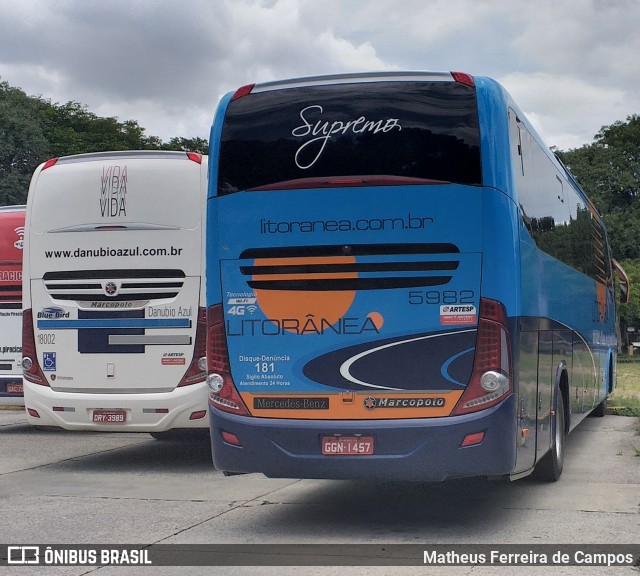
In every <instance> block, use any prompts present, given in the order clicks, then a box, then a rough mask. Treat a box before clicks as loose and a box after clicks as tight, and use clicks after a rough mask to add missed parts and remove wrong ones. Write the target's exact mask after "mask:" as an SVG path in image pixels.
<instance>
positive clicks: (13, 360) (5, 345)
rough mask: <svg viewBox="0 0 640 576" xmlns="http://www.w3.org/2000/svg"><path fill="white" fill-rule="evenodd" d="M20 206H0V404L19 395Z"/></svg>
mask: <svg viewBox="0 0 640 576" xmlns="http://www.w3.org/2000/svg"><path fill="white" fill-rule="evenodd" d="M24 210H25V207H24V206H2V207H0V405H3V406H17V405H22V404H23V399H22V367H21V366H20V362H21V360H22V244H23V237H24Z"/></svg>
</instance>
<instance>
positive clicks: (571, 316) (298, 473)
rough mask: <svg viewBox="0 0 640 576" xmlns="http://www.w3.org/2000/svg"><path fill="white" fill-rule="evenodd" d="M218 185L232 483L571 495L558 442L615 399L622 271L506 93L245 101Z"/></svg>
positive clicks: (212, 316)
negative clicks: (559, 482) (478, 479)
mask: <svg viewBox="0 0 640 576" xmlns="http://www.w3.org/2000/svg"><path fill="white" fill-rule="evenodd" d="M405 87H406V89H405ZM361 94H362V98H360V95H361ZM425 94H426V96H425ZM334 95H335V109H334V108H332V104H333V103H334ZM345 108H347V110H345ZM340 114H342V115H340ZM425 118H428V119H425ZM448 130H451V134H450V133H449V132H448ZM422 150H424V156H425V157H427V159H424V160H423V158H422V154H423V152H422ZM363 156H367V158H365V159H363ZM369 156H371V157H372V158H373V159H372V160H371V161H369ZM209 169H210V173H209V195H208V208H207V210H208V212H207V214H208V216H207V218H208V224H207V259H208V261H207V270H208V275H207V306H208V344H207V358H208V373H209V388H210V398H209V401H210V414H211V416H210V418H211V421H210V425H211V426H210V429H211V440H212V452H213V460H214V464H215V465H216V467H217V468H218V469H221V470H224V471H227V472H262V473H264V474H265V475H267V476H269V477H292V478H363V479H400V480H421V481H441V480H445V479H447V478H453V477H470V476H507V477H511V478H517V477H520V476H524V475H527V474H529V473H531V472H532V471H533V470H534V468H535V467H536V465H538V466H539V468H544V469H545V470H546V474H545V475H546V476H547V477H549V479H551V480H555V479H557V478H558V477H559V475H560V473H561V471H562V457H563V447H564V436H565V434H566V433H568V432H569V431H570V430H572V429H573V428H574V427H575V426H576V425H577V424H578V423H579V422H580V421H581V420H582V418H583V417H584V416H586V415H587V414H589V413H590V412H592V411H594V410H596V412H602V410H603V407H604V405H605V402H606V398H607V395H608V394H609V393H610V392H611V391H612V389H613V386H614V383H615V369H614V367H615V358H616V347H617V341H616V333H615V324H614V323H615V304H614V284H613V279H612V267H611V261H610V256H609V248H608V243H607V238H606V232H605V230H604V227H603V225H602V221H601V218H600V216H599V215H598V213H597V211H596V210H595V208H594V207H593V206H592V204H591V203H590V202H589V200H588V199H587V198H586V197H585V196H584V194H583V192H582V191H581V190H580V189H579V187H578V185H577V184H576V183H575V181H574V180H573V178H572V177H571V176H570V175H569V174H568V173H567V172H566V170H565V169H564V167H563V166H561V165H560V164H559V163H558V162H557V160H556V159H555V158H554V156H553V155H552V154H551V153H550V152H549V151H548V150H547V148H546V147H544V145H543V144H542V143H541V141H540V139H539V137H538V136H537V135H536V133H535V131H534V130H533V128H532V127H531V125H530V124H529V123H528V122H527V121H526V119H525V118H524V116H523V115H522V113H521V112H520V111H519V110H518V108H517V106H516V105H515V104H514V102H513V101H512V100H511V98H510V97H509V95H508V94H507V93H506V92H505V90H504V89H503V88H502V87H501V86H500V85H499V84H498V83H496V82H495V81H493V80H491V79H488V78H483V77H475V78H472V77H469V76H467V75H459V74H449V73H446V74H444V73H406V74H404V73H402V74H399V73H398V74H396V73H393V74H380V75H352V76H334V77H324V78H314V79H303V80H297V81H288V82H282V83H273V84H269V85H259V86H251V87H246V88H245V89H241V90H240V91H238V92H237V93H236V94H229V95H227V96H226V97H225V98H223V99H222V101H221V103H220V104H219V107H218V110H217V112H216V115H215V120H214V124H213V126H212V130H211V142H210V164H209ZM376 169H377V170H378V172H375V173H373V170H376ZM359 170H367V172H366V173H361V172H359ZM391 171H393V172H391ZM539 463H542V464H539Z"/></svg>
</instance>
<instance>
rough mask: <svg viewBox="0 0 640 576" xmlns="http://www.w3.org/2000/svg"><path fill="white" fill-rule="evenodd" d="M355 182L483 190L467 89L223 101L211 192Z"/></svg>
mask: <svg viewBox="0 0 640 576" xmlns="http://www.w3.org/2000/svg"><path fill="white" fill-rule="evenodd" d="M357 176H374V177H375V176H378V177H379V176H383V177H385V178H386V177H390V178H399V179H402V178H407V179H412V178H415V179H420V180H438V181H445V182H457V183H463V184H478V185H479V184H481V167H480V138H479V131H478V112H477V104H476V93H475V90H474V89H473V88H470V87H468V86H464V85H462V84H458V83H455V82H378V83H358V84H337V85H324V86H311V87H301V88H289V89H284V90H274V91H269V92H262V93H260V92H258V93H255V94H250V95H248V96H245V97H242V98H239V99H238V100H235V101H232V102H231V103H230V105H229V107H228V110H227V114H226V118H225V123H224V127H223V131H222V142H221V148H220V164H219V180H218V193H219V194H229V193H232V192H237V191H239V190H251V189H254V188H259V187H263V186H270V185H274V184H277V183H283V182H287V181H291V180H300V179H306V182H301V183H300V187H308V186H312V185H317V186H320V185H322V183H321V181H322V179H326V178H340V177H347V178H350V177H357ZM373 181H374V182H376V181H378V182H384V181H385V179H384V178H382V179H380V178H378V179H377V180H376V179H375V178H374V179H373ZM310 182H312V183H310ZM416 183H418V181H416ZM275 187H277V186H275Z"/></svg>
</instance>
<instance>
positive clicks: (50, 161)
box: [42, 158, 58, 170]
mask: <svg viewBox="0 0 640 576" xmlns="http://www.w3.org/2000/svg"><path fill="white" fill-rule="evenodd" d="M57 161H58V159H57V158H51V160H47V161H46V162H45V163H44V166H43V167H42V170H46V169H47V168H51V166H53V165H54V164H55V163H56V162H57Z"/></svg>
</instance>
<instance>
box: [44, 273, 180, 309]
mask: <svg viewBox="0 0 640 576" xmlns="http://www.w3.org/2000/svg"><path fill="white" fill-rule="evenodd" d="M184 278H185V274H184V272H183V271H182V270H164V269H150V270H79V271H73V272H47V273H46V274H45V275H44V277H43V280H44V284H45V287H46V289H47V292H48V294H49V296H51V298H53V299H54V300H73V301H75V302H87V301H92V302H96V301H98V302H99V301H104V302H106V301H110V302H122V301H142V300H161V299H163V298H175V297H176V296H177V295H178V294H179V292H180V289H181V288H182V286H183V284H184Z"/></svg>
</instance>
